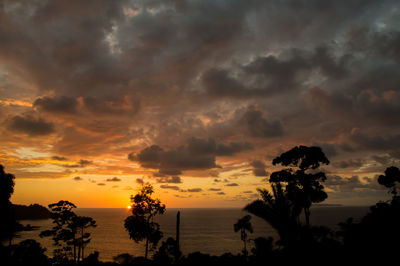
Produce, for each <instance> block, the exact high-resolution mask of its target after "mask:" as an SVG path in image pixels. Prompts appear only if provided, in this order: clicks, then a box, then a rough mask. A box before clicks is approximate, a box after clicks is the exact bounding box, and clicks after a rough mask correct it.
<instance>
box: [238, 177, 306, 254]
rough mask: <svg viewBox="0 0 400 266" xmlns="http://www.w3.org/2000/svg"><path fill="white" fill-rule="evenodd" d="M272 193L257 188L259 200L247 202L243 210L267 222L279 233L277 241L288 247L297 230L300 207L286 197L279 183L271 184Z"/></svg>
mask: <svg viewBox="0 0 400 266" xmlns="http://www.w3.org/2000/svg"><path fill="white" fill-rule="evenodd" d="M271 188H272V193H271V192H269V191H268V190H266V189H258V191H259V193H260V195H261V200H260V199H259V200H255V201H253V202H252V203H250V204H248V205H247V206H246V207H245V208H244V210H246V211H248V212H250V213H251V214H254V215H256V216H258V217H260V218H262V219H264V220H265V221H266V222H268V223H269V224H270V225H271V226H272V227H273V228H274V229H275V230H276V231H277V232H278V234H279V237H280V241H279V243H280V244H281V245H283V246H285V247H288V246H289V244H290V243H292V242H293V241H294V239H296V234H297V230H298V223H297V217H298V215H299V213H300V212H301V209H300V208H299V207H298V206H297V205H296V204H294V203H293V202H292V201H291V200H290V199H289V197H288V195H287V194H288V193H287V192H286V191H284V190H283V188H282V185H281V183H273V184H271Z"/></svg>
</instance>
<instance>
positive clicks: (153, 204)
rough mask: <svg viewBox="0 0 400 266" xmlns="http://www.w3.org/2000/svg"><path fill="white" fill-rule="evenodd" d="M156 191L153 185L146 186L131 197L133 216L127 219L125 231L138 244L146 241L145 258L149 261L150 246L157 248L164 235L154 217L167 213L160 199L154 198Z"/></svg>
mask: <svg viewBox="0 0 400 266" xmlns="http://www.w3.org/2000/svg"><path fill="white" fill-rule="evenodd" d="M153 192H154V190H153V187H152V186H151V185H144V186H143V187H142V188H141V190H140V191H139V192H138V193H137V194H136V195H135V196H133V195H131V202H132V207H131V211H132V215H131V216H128V217H127V218H126V219H125V224H124V226H125V229H126V230H127V231H128V233H129V237H130V238H131V239H133V240H134V241H135V242H136V243H139V242H140V241H143V240H146V242H145V258H146V259H147V256H148V251H149V244H151V249H154V248H155V247H156V246H157V243H158V241H160V239H161V238H162V236H163V234H162V232H161V231H160V225H159V224H158V223H156V222H154V217H155V216H157V215H162V214H164V213H165V205H164V204H161V201H160V200H159V199H154V198H152V197H151V196H152V194H153Z"/></svg>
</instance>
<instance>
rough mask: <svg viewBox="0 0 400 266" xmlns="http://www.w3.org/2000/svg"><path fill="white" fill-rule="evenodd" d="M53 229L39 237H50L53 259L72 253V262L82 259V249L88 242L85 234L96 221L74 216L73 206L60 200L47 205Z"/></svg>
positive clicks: (87, 235) (87, 236)
mask: <svg viewBox="0 0 400 266" xmlns="http://www.w3.org/2000/svg"><path fill="white" fill-rule="evenodd" d="M49 208H50V210H51V218H52V219H53V224H54V226H53V228H52V229H50V230H45V231H42V232H41V233H40V236H41V237H49V236H51V237H52V239H53V241H54V245H56V246H58V247H59V249H56V250H55V257H60V258H64V257H68V255H69V254H71V253H72V255H73V259H74V261H79V260H81V259H83V258H84V247H85V245H87V244H88V243H89V242H90V233H88V232H85V230H86V229H87V228H89V227H96V221H94V220H93V219H92V218H91V217H84V216H78V215H76V214H75V213H74V212H73V211H72V209H74V208H76V206H75V204H73V203H71V202H69V201H64V200H61V201H59V202H57V203H53V204H50V205H49Z"/></svg>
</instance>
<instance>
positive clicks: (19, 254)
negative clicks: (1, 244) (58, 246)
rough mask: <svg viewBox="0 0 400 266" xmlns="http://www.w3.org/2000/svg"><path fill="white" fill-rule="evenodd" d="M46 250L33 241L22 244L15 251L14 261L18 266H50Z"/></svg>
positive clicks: (28, 240)
mask: <svg viewBox="0 0 400 266" xmlns="http://www.w3.org/2000/svg"><path fill="white" fill-rule="evenodd" d="M45 251H46V249H45V248H42V247H41V246H40V243H38V242H36V241H35V240H33V239H27V240H24V241H22V242H20V243H19V244H18V245H16V246H15V247H14V249H13V254H12V261H13V263H14V264H16V265H43V266H46V265H50V263H49V260H48V258H47V256H46V255H45V254H44V252H45Z"/></svg>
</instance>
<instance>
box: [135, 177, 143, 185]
mask: <svg viewBox="0 0 400 266" xmlns="http://www.w3.org/2000/svg"><path fill="white" fill-rule="evenodd" d="M136 183H138V184H139V185H143V184H144V181H143V178H136Z"/></svg>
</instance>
